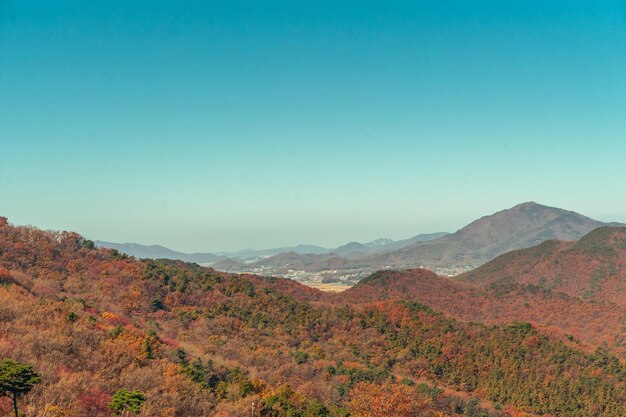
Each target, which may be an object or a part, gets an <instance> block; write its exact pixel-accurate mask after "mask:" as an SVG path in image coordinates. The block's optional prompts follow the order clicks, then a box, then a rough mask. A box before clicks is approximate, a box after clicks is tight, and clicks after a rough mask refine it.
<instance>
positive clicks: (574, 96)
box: [0, 0, 626, 252]
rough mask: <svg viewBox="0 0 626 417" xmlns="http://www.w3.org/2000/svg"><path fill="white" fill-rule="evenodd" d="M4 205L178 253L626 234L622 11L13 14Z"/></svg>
mask: <svg viewBox="0 0 626 417" xmlns="http://www.w3.org/2000/svg"><path fill="white" fill-rule="evenodd" d="M0 91H2V94H0V138H2V152H3V156H4V158H3V160H2V163H1V164H0V189H2V196H1V197H0V215H3V216H7V217H8V218H9V220H10V221H11V222H13V223H15V224H33V225H35V226H37V227H40V228H44V229H64V230H75V231H77V232H79V233H81V234H83V235H85V236H86V237H88V238H91V239H99V240H106V241H112V242H135V243H142V244H160V245H163V246H166V247H169V248H172V249H175V250H179V251H184V252H199V251H201V252H204V251H208V252H213V251H223V250H237V249H242V248H248V247H253V248H259V249H263V248H271V247H282V246H292V245H296V244H300V243H307V244H315V245H320V246H325V247H333V246H338V245H341V244H344V243H347V242H349V241H353V240H356V241H361V242H363V241H370V240H373V239H377V238H380V237H389V238H392V239H403V238H408V237H411V236H413V235H416V234H419V233H432V232H438V231H448V232H454V231H455V230H457V229H459V228H460V227H463V226H465V225H466V224H467V223H469V222H470V221H472V220H475V219H476V218H478V217H481V216H483V215H487V214H491V213H493V212H496V211H499V210H502V209H505V208H509V207H512V206H514V205H515V204H518V203H521V202H524V201H530V200H533V201H537V202H539V203H541V204H546V205H549V206H554V207H560V208H564V209H568V210H574V211H577V212H579V213H581V214H584V215H586V216H589V217H591V218H594V219H597V220H602V221H621V222H626V194H624V193H621V192H619V190H621V188H622V187H623V184H624V183H625V182H626V165H625V164H624V163H623V156H624V155H626V141H625V140H624V138H626V117H624V114H626V6H625V5H624V2H622V1H599V2H593V3H590V2H583V1H555V2H550V3H541V2H538V3H533V4H532V7H531V6H530V5H529V4H527V3H522V2H520V3H517V4H515V3H513V4H510V3H506V4H505V3H502V2H493V1H479V2H462V1H449V2H430V1H428V2H420V3H418V4H415V3H413V2H396V3H393V4H380V3H378V2H345V3H343V2H342V3H340V4H337V3H336V2H318V3H315V5H313V4H305V3H298V4H292V3H291V2H271V3H269V4H268V3H263V4H261V3H259V4H257V3H254V2H228V4H217V3H214V2H187V3H185V4H184V5H181V4H180V3H178V2H171V1H151V2H147V1H136V2H132V3H129V2H125V1H106V2H105V1H101V0H99V1H92V2H86V3H85V2H68V3H65V4H64V5H63V7H59V6H58V4H56V3H54V4H53V3H48V2H44V1H34V0H33V1H17V0H8V1H4V2H2V3H0Z"/></svg>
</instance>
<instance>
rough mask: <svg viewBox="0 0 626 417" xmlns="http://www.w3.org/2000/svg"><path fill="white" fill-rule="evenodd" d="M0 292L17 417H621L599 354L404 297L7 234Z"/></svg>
mask: <svg viewBox="0 0 626 417" xmlns="http://www.w3.org/2000/svg"><path fill="white" fill-rule="evenodd" d="M372 280H373V281H375V280H376V277H374V278H373V279H372ZM372 280H370V281H372ZM0 284H1V285H0V357H1V358H9V359H11V360H14V361H19V362H21V363H25V364H29V365H30V366H32V367H33V369H34V370H36V372H37V373H38V375H40V376H41V383H39V384H37V385H35V386H34V387H33V388H32V390H31V391H30V392H29V393H28V394H27V395H24V396H23V399H21V401H22V404H23V405H22V409H23V411H24V412H25V414H26V415H28V416H110V415H111V414H113V413H118V414H122V413H126V414H129V413H131V414H133V415H140V416H181V417H182V416H209V415H212V416H244V415H249V413H250V411H251V409H252V404H253V403H254V404H255V412H256V415H260V416H348V415H351V416H373V417H379V416H380V417H383V416H439V417H442V416H455V415H465V416H504V415H510V416H521V415H525V414H528V415H552V416H572V417H578V416H580V417H588V416H602V417H615V416H622V415H626V384H625V379H626V367H625V366H624V364H623V363H622V362H621V361H620V360H619V359H618V358H617V357H616V356H613V354H612V351H611V349H610V347H608V346H599V347H598V348H597V349H593V350H592V351H589V350H588V349H586V350H585V349H581V348H579V347H578V345H577V344H576V343H575V341H574V342H572V341H571V340H568V339H563V338H561V337H557V336H555V335H551V334H550V333H546V332H545V331H543V330H541V329H537V328H536V327H534V326H533V325H531V324H529V323H525V322H517V323H508V324H498V323H490V324H480V323H470V322H465V321H463V320H458V319H455V318H452V317H450V316H447V315H445V314H442V313H440V312H438V309H437V308H432V307H431V306H428V305H427V304H424V303H421V302H419V301H416V300H415V299H411V298H410V297H392V296H389V297H385V298H386V299H382V298H380V297H379V298H378V299H375V298H372V297H366V296H365V295H364V294H363V292H362V291H363V290H360V291H361V292H360V293H359V292H354V296H350V295H349V294H350V293H346V294H345V295H342V296H335V295H331V294H326V293H322V292H319V291H317V290H313V289H310V288H307V287H305V286H303V285H300V284H298V283H296V282H293V281H289V280H285V279H280V278H264V277H258V276H252V275H234V274H227V273H221V272H217V271H214V270H212V269H210V268H203V267H200V266H198V265H195V264H188V263H184V262H180V261H168V260H136V259H134V258H130V257H127V256H125V255H121V254H120V253H118V252H116V251H114V250H106V249H97V248H95V247H94V245H93V243H92V242H90V241H89V240H86V239H84V238H83V237H81V236H80V235H78V234H75V233H70V232H44V231H40V230H37V229H34V228H30V227H14V226H11V225H10V224H9V223H8V222H7V221H6V219H0ZM366 284H367V283H366ZM366 284H364V285H366ZM370 284H371V282H370ZM351 297H352V298H351ZM0 407H2V408H1V409H2V411H3V412H9V411H10V410H11V404H10V403H9V402H8V401H6V402H0Z"/></svg>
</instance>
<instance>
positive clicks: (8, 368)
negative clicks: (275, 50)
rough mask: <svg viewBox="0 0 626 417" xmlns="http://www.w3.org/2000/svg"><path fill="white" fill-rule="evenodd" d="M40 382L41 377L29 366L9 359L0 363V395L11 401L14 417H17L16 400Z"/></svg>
mask: <svg viewBox="0 0 626 417" xmlns="http://www.w3.org/2000/svg"><path fill="white" fill-rule="evenodd" d="M40 382H41V377H40V376H39V374H37V372H35V371H34V370H33V367H32V366H31V365H26V364H23V363H20V362H16V361H13V360H11V359H3V360H2V362H0V395H1V396H3V397H8V398H10V399H11V400H12V401H13V411H14V412H15V417H19V412H18V410H17V399H18V397H21V396H23V395H26V394H27V393H28V392H29V391H30V390H31V389H32V388H33V386H34V385H35V384H38V383H40Z"/></svg>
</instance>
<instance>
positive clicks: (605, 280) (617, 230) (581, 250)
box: [458, 227, 626, 307]
mask: <svg viewBox="0 0 626 417" xmlns="http://www.w3.org/2000/svg"><path fill="white" fill-rule="evenodd" d="M458 278H459V280H460V281H462V282H467V283H471V284H475V285H481V286H494V285H499V284H502V283H503V282H512V283H515V284H523V285H533V286H537V287H539V288H542V289H549V290H554V291H559V292H562V293H565V294H567V295H569V296H571V297H577V298H580V299H583V300H587V301H593V302H600V303H611V304H615V305H618V306H621V307H626V287H625V283H626V227H601V228H598V229H595V230H594V231H592V232H590V233H589V234H587V235H585V236H584V237H582V238H581V239H580V240H578V241H576V242H561V241H556V240H550V241H546V242H544V243H542V244H541V245H539V246H536V247H534V248H530V249H523V250H518V251H513V252H509V253H507V254H504V255H502V256H500V257H498V258H496V259H495V260H493V261H491V262H489V263H487V264H485V265H483V266H481V267H479V268H477V269H475V270H473V271H471V272H468V273H466V274H463V275H461V276H459V277H458Z"/></svg>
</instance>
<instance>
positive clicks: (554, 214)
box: [231, 202, 620, 281]
mask: <svg viewBox="0 0 626 417" xmlns="http://www.w3.org/2000/svg"><path fill="white" fill-rule="evenodd" d="M619 225H620V224H619V223H604V222H600V221H597V220H593V219H591V218H588V217H585V216H583V215H581V214H578V213H576V212H573V211H568V210H563V209H559V208H554V207H548V206H545V205H541V204H537V203H534V202H528V203H523V204H519V205H516V206H514V207H512V208H510V209H507V210H502V211H499V212H497V213H495V214H492V215H489V216H485V217H482V218H480V219H478V220H476V221H474V222H472V223H470V224H469V225H467V226H465V227H463V228H462V229H460V230H458V231H457V232H455V233H452V234H446V235H444V236H441V237H435V238H434V239H429V240H425V241H412V242H407V244H406V245H401V246H400V247H398V248H390V249H382V250H380V251H376V252H367V251H359V249H360V247H359V246H358V245H349V248H346V249H344V251H343V253H337V251H335V252H334V253H330V254H322V255H317V256H315V257H313V256H310V255H306V254H295V253H292V254H291V255H290V256H289V257H288V259H287V258H286V257H282V256H278V257H269V258H265V259H261V260H259V261H257V262H254V263H250V264H245V265H239V266H238V267H237V268H234V269H231V271H237V272H243V271H250V272H255V273H261V274H272V275H283V276H291V277H293V276H294V272H293V271H294V270H298V271H303V272H304V273H305V274H304V278H309V277H313V278H318V279H319V278H321V279H325V280H329V279H330V280H332V279H333V278H334V277H339V279H342V280H345V279H343V278H345V277H349V280H352V281H358V279H360V278H362V277H363V276H365V275H367V274H369V273H372V272H374V271H377V270H380V269H407V268H416V267H423V268H427V269H430V270H433V271H435V272H438V273H441V274H444V275H450V276H452V275H458V274H459V273H462V272H465V271H469V270H472V269H474V268H476V267H478V266H480V265H482V264H484V263H485V262H487V261H490V260H492V259H494V258H495V257H497V256H499V255H501V254H503V253H505V252H508V251H511V250H515V249H522V248H527V247H531V246H533V245H536V244H538V243H541V242H544V241H546V240H549V239H560V240H564V241H572V240H577V239H579V238H581V237H582V236H584V235H585V234H586V233H588V232H590V231H592V230H594V229H596V228H598V227H603V226H619ZM344 248H345V247H344ZM296 276H298V275H297V274H296Z"/></svg>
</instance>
